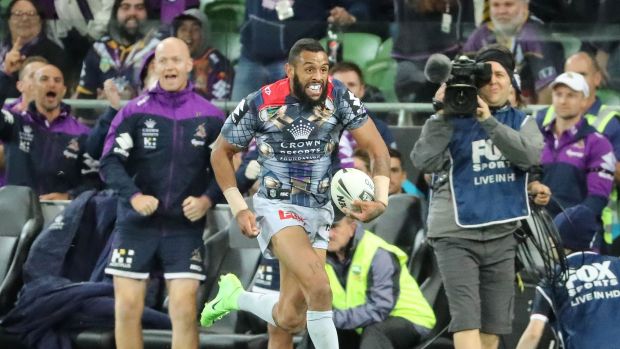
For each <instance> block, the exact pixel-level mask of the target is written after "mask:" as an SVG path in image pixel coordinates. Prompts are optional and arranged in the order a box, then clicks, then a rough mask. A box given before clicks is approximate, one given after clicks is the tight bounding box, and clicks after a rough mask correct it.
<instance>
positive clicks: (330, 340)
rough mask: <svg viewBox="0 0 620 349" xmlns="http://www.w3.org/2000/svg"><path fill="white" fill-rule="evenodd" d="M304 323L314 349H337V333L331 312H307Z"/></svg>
mask: <svg viewBox="0 0 620 349" xmlns="http://www.w3.org/2000/svg"><path fill="white" fill-rule="evenodd" d="M306 321H307V326H308V334H309V335H310V339H312V343H314V347H315V348H316V349H338V333H337V332H336V326H335V325H334V320H333V313H332V311H331V310H329V311H312V310H308V312H307V313H306Z"/></svg>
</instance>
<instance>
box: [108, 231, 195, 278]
mask: <svg viewBox="0 0 620 349" xmlns="http://www.w3.org/2000/svg"><path fill="white" fill-rule="evenodd" d="M148 233H152V234H148ZM148 233H147V234H143V233H141V234H128V233H124V232H118V234H117V235H116V236H115V238H114V241H112V249H113V250H112V258H111V259H110V262H109V263H108V266H107V268H106V269H105V272H106V274H110V275H114V276H122V277H127V278H131V279H140V280H144V279H148V277H149V274H150V272H151V270H152V269H153V266H154V265H155V263H159V264H160V265H161V267H162V269H163V271H164V278H166V279H168V280H170V279H196V280H204V279H205V274H204V266H203V256H202V250H203V243H202V237H201V236H200V234H191V233H187V234H175V235H163V234H160V233H159V232H156V231H149V232H148Z"/></svg>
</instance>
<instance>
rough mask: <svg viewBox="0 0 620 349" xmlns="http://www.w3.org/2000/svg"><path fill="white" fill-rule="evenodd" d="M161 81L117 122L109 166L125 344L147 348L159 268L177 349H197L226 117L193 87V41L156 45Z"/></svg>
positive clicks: (118, 314) (109, 142) (111, 270)
mask: <svg viewBox="0 0 620 349" xmlns="http://www.w3.org/2000/svg"><path fill="white" fill-rule="evenodd" d="M155 69H156V71H157V72H158V76H159V82H158V84H157V86H156V87H154V88H152V89H150V90H149V91H148V92H147V93H145V94H144V95H141V96H140V97H138V98H136V99H134V100H132V101H130V102H129V103H128V104H127V105H126V106H125V107H124V108H123V109H122V110H121V111H120V112H119V113H118V114H117V115H116V117H115V118H114V120H113V121H112V125H111V126H110V130H109V131H108V135H107V137H106V142H105V146H104V151H103V154H104V155H103V157H102V160H101V171H102V174H103V176H104V179H105V181H106V183H107V184H108V186H110V187H111V188H113V189H116V190H117V191H118V194H119V196H120V200H119V207H118V212H119V216H118V219H117V222H116V229H117V231H118V239H116V240H115V241H114V242H113V248H114V251H113V254H112V258H111V260H110V262H109V264H108V267H107V268H106V273H108V274H111V275H113V276H114V297H115V331H114V333H115V336H116V347H117V348H119V349H123V348H130V349H135V348H141V347H142V346H143V343H142V331H141V321H140V319H141V315H142V311H143V309H144V296H145V291H146V284H147V279H148V277H149V272H150V270H151V266H152V265H153V263H154V262H155V261H156V260H159V261H160V262H161V265H162V266H163V269H164V277H165V278H166V280H167V286H168V292H169V297H170V307H169V308H170V317H171V320H172V348H197V347H198V332H197V325H196V291H197V289H198V284H199V281H200V280H204V278H205V276H204V273H203V262H202V255H201V246H202V232H203V229H204V225H205V221H204V216H205V214H206V212H207V210H208V209H209V208H210V207H211V199H210V198H212V197H213V195H215V194H214V192H216V191H217V190H218V188H217V184H216V183H215V181H214V180H213V181H210V180H209V176H208V172H209V171H210V169H211V166H210V164H209V155H210V147H209V145H210V144H211V143H212V142H213V141H215V139H216V138H217V135H218V134H219V132H220V129H221V126H222V122H223V120H222V119H223V115H222V112H221V111H220V110H218V109H216V108H215V107H214V106H213V105H212V104H211V103H209V102H208V101H207V100H206V99H204V98H202V97H201V96H200V95H198V94H197V93H195V92H194V91H193V87H192V85H191V84H190V83H188V75H189V72H190V71H191V69H192V60H191V58H190V56H189V50H188V48H187V45H186V44H185V43H184V42H183V41H181V40H179V39H177V38H168V39H166V40H164V41H162V42H161V43H160V44H158V46H157V48H156V51H155Z"/></svg>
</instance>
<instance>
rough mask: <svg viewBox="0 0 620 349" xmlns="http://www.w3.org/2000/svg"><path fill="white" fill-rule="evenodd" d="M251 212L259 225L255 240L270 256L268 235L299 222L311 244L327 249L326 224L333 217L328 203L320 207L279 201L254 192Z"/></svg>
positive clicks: (327, 229) (327, 231)
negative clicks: (252, 210)
mask: <svg viewBox="0 0 620 349" xmlns="http://www.w3.org/2000/svg"><path fill="white" fill-rule="evenodd" d="M253 206H254V212H255V213H256V222H257V223H258V226H259V228H260V233H259V234H258V237H257V240H258V245H259V246H260V249H261V251H262V252H263V254H264V255H265V256H266V257H268V258H274V255H273V253H272V251H271V250H270V249H269V242H270V241H271V237H272V236H274V235H275V234H277V233H278V232H279V231H280V230H282V229H284V228H286V227H292V226H296V225H297V226H300V227H302V228H304V229H305V230H306V233H307V234H308V238H309V239H310V243H311V244H312V247H314V248H320V249H325V250H326V249H327V243H328V242H329V228H330V227H331V225H332V222H333V221H334V209H333V207H332V204H331V203H328V204H327V205H325V206H323V207H305V206H298V205H293V204H287V203H282V202H281V201H277V200H270V199H265V198H262V197H259V196H258V195H254V199H253Z"/></svg>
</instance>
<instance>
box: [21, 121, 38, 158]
mask: <svg viewBox="0 0 620 349" xmlns="http://www.w3.org/2000/svg"><path fill="white" fill-rule="evenodd" d="M33 139H34V133H32V127H31V126H30V125H24V126H22V130H21V131H20V132H19V150H21V151H23V152H25V153H30V144H31V143H32V140H33Z"/></svg>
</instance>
